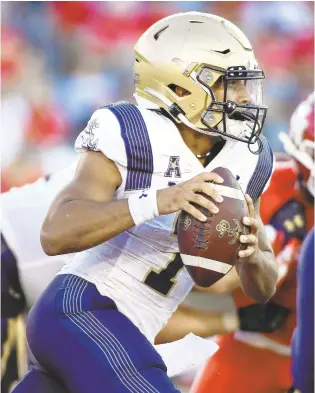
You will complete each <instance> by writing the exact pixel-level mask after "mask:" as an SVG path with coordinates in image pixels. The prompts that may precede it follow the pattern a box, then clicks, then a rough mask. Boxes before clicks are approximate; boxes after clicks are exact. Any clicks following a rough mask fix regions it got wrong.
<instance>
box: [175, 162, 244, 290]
mask: <svg viewBox="0 0 315 393" xmlns="http://www.w3.org/2000/svg"><path fill="white" fill-rule="evenodd" d="M213 172H215V173H217V174H218V175H219V176H221V177H222V178H223V179H224V182H223V183H221V184H216V183H213V185H214V187H215V188H216V189H217V191H218V192H219V194H220V195H222V197H223V199H224V200H223V202H221V203H216V202H215V201H214V200H212V199H211V198H210V197H209V196H207V195H205V194H203V195H204V196H205V197H207V198H208V199H210V200H212V202H214V203H215V204H216V206H218V208H219V212H218V213H217V214H212V213H211V212H210V211H209V210H208V209H205V208H203V207H201V206H199V205H198V206H197V205H194V206H195V207H196V208H197V209H198V210H200V211H201V212H202V213H203V214H204V215H205V216H206V217H207V221H205V222H202V221H199V220H197V219H195V218H194V217H192V216H191V215H190V214H189V213H186V212H185V211H181V213H180V215H179V219H178V226H177V238H178V246H179V252H180V254H181V257H182V261H183V263H184V265H185V267H186V269H187V271H188V273H189V274H190V276H191V278H192V279H193V280H194V282H195V284H197V285H199V286H202V287H209V286H211V285H212V284H214V283H215V282H216V281H218V280H220V279H221V278H222V277H224V276H225V275H226V274H227V273H228V272H229V271H230V270H231V269H232V267H233V266H234V265H235V263H236V261H237V259H238V252H239V251H240V250H242V249H245V248H246V245H244V244H241V243H240V241H239V238H240V236H241V235H242V234H244V235H245V234H248V233H249V228H248V227H246V226H245V225H244V224H243V223H242V219H243V217H245V216H248V215H249V212H248V207H247V203H246V200H245V196H244V193H243V191H242V190H241V188H240V186H239V184H238V181H237V180H236V178H235V176H234V175H233V174H232V172H231V171H230V170H229V169H227V168H222V167H218V168H216V169H214V170H213Z"/></svg>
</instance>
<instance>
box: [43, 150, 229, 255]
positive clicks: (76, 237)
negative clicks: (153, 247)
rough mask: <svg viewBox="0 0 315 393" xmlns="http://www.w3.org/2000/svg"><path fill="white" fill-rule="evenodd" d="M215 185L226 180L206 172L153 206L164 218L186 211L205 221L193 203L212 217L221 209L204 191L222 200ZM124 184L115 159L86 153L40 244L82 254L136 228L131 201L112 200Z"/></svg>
mask: <svg viewBox="0 0 315 393" xmlns="http://www.w3.org/2000/svg"><path fill="white" fill-rule="evenodd" d="M210 181H212V182H213V181H214V182H216V183H222V182H223V179H222V178H221V177H220V176H218V175H217V174H215V173H202V174H200V175H198V176H195V177H194V178H193V179H191V180H189V181H187V182H184V183H181V184H178V185H176V186H173V187H169V188H164V189H162V190H159V191H157V193H156V203H155V204H156V205H157V206H156V207H154V206H152V210H154V211H155V210H158V214H160V215H163V214H169V213H174V212H177V211H178V210H185V211H187V212H188V213H190V214H191V215H192V216H194V217H195V218H197V219H199V220H201V221H205V220H206V217H205V216H204V215H203V214H202V213H201V212H200V211H199V210H198V209H196V208H195V207H194V206H193V205H192V203H197V204H198V205H200V206H203V207H205V208H206V209H209V210H210V211H211V212H212V213H213V214H216V213H217V212H218V209H217V207H216V206H215V205H214V203H212V202H210V201H209V200H208V199H207V198H205V197H203V196H202V195H200V194H199V193H200V192H203V193H205V194H207V195H209V196H210V197H211V198H213V199H214V200H215V201H216V202H218V203H220V202H222V200H223V199H222V198H221V196H220V195H219V194H218V192H217V191H216V190H215V189H214V187H213V186H212V185H211V184H210V183H208V182H210ZM121 182H122V179H121V176H120V172H119V170H118V168H117V166H116V164H115V163H114V162H113V161H111V160H109V159H108V158H106V157H105V155H103V154H102V153H100V152H94V151H88V152H86V153H84V154H83V156H82V158H81V160H80V162H79V164H78V168H77V171H76V174H75V177H74V179H73V181H72V182H71V183H70V184H69V185H68V186H67V187H65V188H64V189H63V190H62V191H61V192H60V193H59V195H58V196H57V197H56V199H55V201H54V202H53V204H52V206H51V207H50V209H49V211H48V214H47V217H46V219H45V221H44V223H43V226H42V230H41V243H42V247H43V250H44V251H45V252H46V254H48V255H58V254H67V253H72V252H79V251H83V250H86V249H88V248H91V247H95V246H97V245H99V244H101V243H103V242H105V241H107V240H109V239H111V238H113V237H114V236H116V235H118V234H119V233H121V232H124V231H125V230H127V229H129V228H131V227H132V226H133V225H135V223H134V220H133V218H132V215H131V213H130V210H129V203H128V200H127V199H124V200H113V197H114V194H115V191H116V189H117V188H118V187H119V186H120V185H121ZM140 194H141V192H140ZM143 199H144V198H143ZM144 203H145V202H144ZM140 208H141V206H140ZM149 219H152V217H151V218H149Z"/></svg>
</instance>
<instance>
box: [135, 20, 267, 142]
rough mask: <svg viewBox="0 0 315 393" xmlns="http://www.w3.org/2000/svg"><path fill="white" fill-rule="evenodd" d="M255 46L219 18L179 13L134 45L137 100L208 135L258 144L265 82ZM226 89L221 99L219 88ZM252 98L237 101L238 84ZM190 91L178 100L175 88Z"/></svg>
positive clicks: (161, 22) (263, 114) (233, 26)
mask: <svg viewBox="0 0 315 393" xmlns="http://www.w3.org/2000/svg"><path fill="white" fill-rule="evenodd" d="M263 79H264V73H263V71H262V70H260V69H258V65H257V61H256V59H255V56H254V53H253V50H252V47H251V44H250V43H249V41H248V39H247V38H246V36H245V35H244V34H243V33H242V31H241V30H240V29H239V28H237V27H236V26H235V25H233V24H232V23H231V22H229V21H228V20H226V19H223V18H221V17H219V16H215V15H211V14H205V13H200V12H187V13H180V14H175V15H172V16H169V17H167V18H164V19H162V20H160V21H158V22H157V23H155V24H154V25H153V26H151V27H150V28H149V29H148V30H147V31H146V32H145V33H144V34H143V35H142V36H141V37H140V39H139V40H138V42H137V44H136V46H135V59H134V82H135V97H136V99H137V100H138V101H141V99H145V100H148V101H150V102H151V103H153V104H156V105H157V106H158V107H159V108H163V109H165V110H166V111H167V112H168V113H169V114H170V115H171V116H172V117H173V118H174V119H175V120H176V121H177V122H183V123H184V124H186V125H187V126H189V127H190V128H192V129H194V130H196V131H198V132H201V133H204V134H209V135H213V134H218V133H219V134H221V135H222V136H223V137H225V138H226V137H229V138H233V139H236V140H239V141H242V142H246V143H248V144H249V145H251V144H254V143H256V141H257V139H258V137H259V135H260V133H261V130H262V127H263V123H264V120H265V117H266V113H267V107H266V106H264V105H262V80H263ZM218 83H219V84H220V85H221V86H223V88H224V90H223V91H224V94H223V93H222V94H221V97H219V96H218V95H217V94H216V89H215V86H217V85H218ZM240 83H241V86H242V89H244V90H246V95H247V97H249V98H248V99H247V100H238V99H236V95H235V89H236V84H238V85H239V84H240ZM177 86H178V87H181V88H182V89H185V92H186V94H184V95H183V96H179V95H178V94H177V93H176V91H177V90H176V87H177Z"/></svg>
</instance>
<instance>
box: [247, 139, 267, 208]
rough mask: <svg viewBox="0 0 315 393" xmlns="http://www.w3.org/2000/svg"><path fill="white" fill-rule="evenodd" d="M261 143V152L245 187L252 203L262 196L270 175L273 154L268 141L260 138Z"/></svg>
mask: <svg viewBox="0 0 315 393" xmlns="http://www.w3.org/2000/svg"><path fill="white" fill-rule="evenodd" d="M260 139H261V142H262V146H263V148H262V151H261V153H260V154H259V158H258V161H257V165H256V168H255V170H254V173H253V175H252V177H251V179H250V181H249V183H248V186H247V190H246V192H247V194H249V195H250V197H251V198H252V200H253V202H256V201H257V199H258V198H259V197H260V195H261V194H262V192H263V190H264V188H265V186H266V184H267V182H268V180H269V178H270V176H271V174H272V167H273V152H272V150H271V147H270V145H269V142H268V140H267V139H266V138H265V137H264V136H261V137H260Z"/></svg>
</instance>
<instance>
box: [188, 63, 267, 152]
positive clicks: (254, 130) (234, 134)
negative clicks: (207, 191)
mask: <svg viewBox="0 0 315 393" xmlns="http://www.w3.org/2000/svg"><path fill="white" fill-rule="evenodd" d="M213 71H217V70H216V69H215V68H214V67H211V66H204V67H202V68H201V69H200V70H199V72H198V73H197V74H196V80H197V82H198V83H199V84H201V85H202V86H203V87H204V88H206V89H207V91H208V94H209V95H210V96H211V103H210V105H209V106H208V107H207V109H206V110H205V111H204V112H203V114H202V116H201V122H202V124H203V125H205V127H207V128H209V129H210V130H212V131H213V130H214V129H215V131H216V132H217V133H219V134H220V135H222V136H223V137H224V138H225V139H226V138H232V139H235V140H238V141H241V142H245V143H247V144H248V145H252V144H255V143H256V142H257V140H258V137H259V135H260V133H261V130H262V128H263V125H264V122H265V118H266V114H267V107H266V106H263V105H262V80H263V79H264V73H263V71H261V70H258V69H255V70H247V69H246V68H245V67H242V66H239V67H229V68H228V69H227V70H226V71H224V72H222V76H221V78H220V79H221V80H222V83H223V89H224V93H223V99H222V100H217V99H216V96H215V92H214V90H215V89H213V88H211V87H210V86H209V84H208V83H207V80H209V79H210V75H211V73H212V72H213ZM236 84H242V86H243V87H242V88H243V89H244V90H245V91H246V96H247V97H246V100H247V101H248V103H244V104H242V103H237V94H238V93H237V92H236V91H235V86H236ZM212 86H213V85H212ZM215 114H221V118H222V119H221V121H220V122H219V123H218V124H216V125H214V122H215V120H216V116H215Z"/></svg>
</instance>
